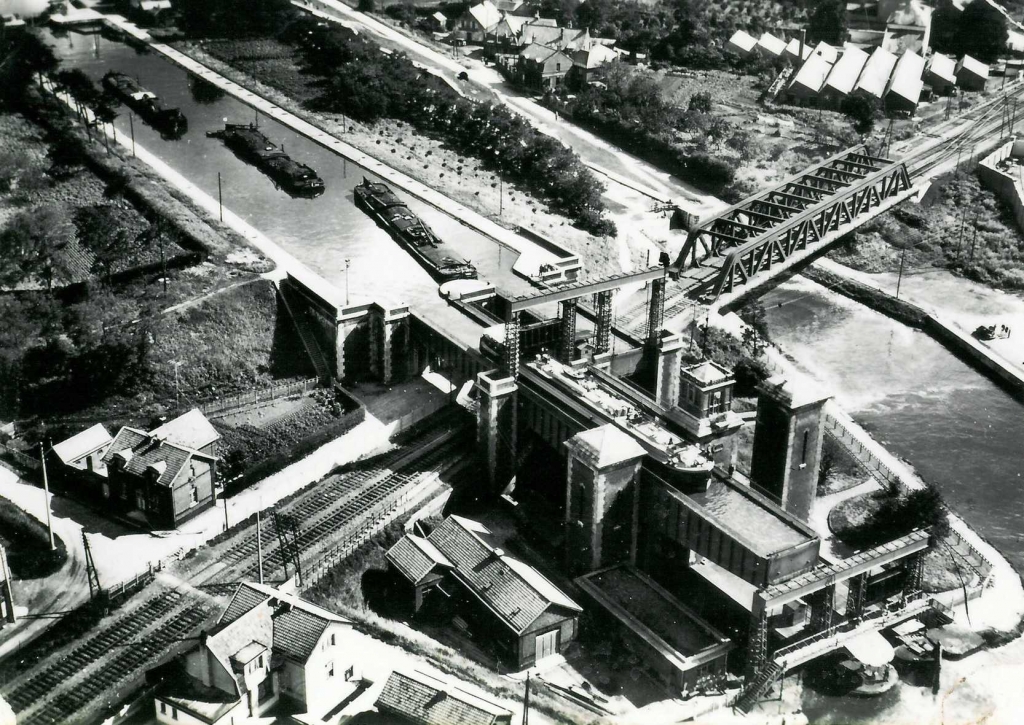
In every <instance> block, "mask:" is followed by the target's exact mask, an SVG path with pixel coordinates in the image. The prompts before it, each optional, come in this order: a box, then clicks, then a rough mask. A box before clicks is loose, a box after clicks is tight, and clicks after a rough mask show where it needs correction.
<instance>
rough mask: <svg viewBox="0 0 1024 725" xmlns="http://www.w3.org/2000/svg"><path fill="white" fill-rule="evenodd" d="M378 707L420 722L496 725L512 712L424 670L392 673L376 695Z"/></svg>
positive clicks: (509, 719)
mask: <svg viewBox="0 0 1024 725" xmlns="http://www.w3.org/2000/svg"><path fill="white" fill-rule="evenodd" d="M376 706H377V708H378V709H379V710H383V711H385V712H390V713H394V714H396V715H399V716H401V717H402V718H404V719H406V720H408V721H410V722H413V723H417V725H497V724H498V723H508V722H510V721H511V719H512V712H511V711H510V710H506V709H505V708H503V707H500V706H499V705H497V704H495V703H493V702H491V701H490V700H486V699H484V698H482V697H479V696H477V695H473V694H471V693H469V692H467V691H466V690H463V689H462V688H460V687H458V686H453V685H451V684H449V683H447V682H445V681H444V680H441V679H439V678H437V677H433V676H431V675H427V674H425V673H423V672H417V671H413V672H408V673H407V672H397V671H396V672H392V673H391V676H390V677H388V680H387V682H385V683H384V689H383V690H382V691H381V693H380V697H379V698H377V703H376Z"/></svg>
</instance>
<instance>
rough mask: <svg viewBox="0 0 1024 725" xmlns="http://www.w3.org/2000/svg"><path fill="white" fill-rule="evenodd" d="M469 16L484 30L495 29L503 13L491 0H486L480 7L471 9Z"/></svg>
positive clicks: (475, 6)
mask: <svg viewBox="0 0 1024 725" xmlns="http://www.w3.org/2000/svg"><path fill="white" fill-rule="evenodd" d="M469 14H470V15H471V16H472V17H473V20H475V21H476V23H477V25H479V26H480V27H481V28H482V29H483V30H489V29H490V28H493V27H494V26H495V25H497V24H498V22H499V21H500V20H501V11H500V10H498V8H497V7H496V6H495V5H494V3H492V2H491V0H484V1H483V2H482V3H480V4H479V5H474V6H473V7H471V8H470V9H469Z"/></svg>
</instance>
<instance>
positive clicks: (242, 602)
mask: <svg viewBox="0 0 1024 725" xmlns="http://www.w3.org/2000/svg"><path fill="white" fill-rule="evenodd" d="M267 599H269V597H268V595H266V594H264V593H263V592H260V591H257V590H256V589H253V588H252V587H250V586H248V585H246V584H243V585H241V586H240V587H238V589H236V590H235V595H234V596H233V597H231V601H230V602H228V608H227V609H225V610H224V614H222V615H220V624H229V623H230V622H234V621H235V620H236V619H238V618H239V617H241V616H242V615H243V614H247V613H248V612H251V611H252V610H253V609H255V608H256V607H258V606H259V605H261V604H263V603H264V602H265V601H267Z"/></svg>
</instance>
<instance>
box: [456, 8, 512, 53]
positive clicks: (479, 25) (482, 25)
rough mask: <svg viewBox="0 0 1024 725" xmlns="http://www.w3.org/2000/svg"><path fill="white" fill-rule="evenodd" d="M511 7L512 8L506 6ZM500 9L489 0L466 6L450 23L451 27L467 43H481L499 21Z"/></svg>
mask: <svg viewBox="0 0 1024 725" xmlns="http://www.w3.org/2000/svg"><path fill="white" fill-rule="evenodd" d="M505 4H507V3H505ZM506 9H509V10H511V9H513V8H506ZM501 17H502V10H501V9H499V7H498V5H496V4H495V3H493V2H491V0H484V1H483V2H482V3H478V4H476V5H473V6H472V7H470V8H468V9H467V10H466V12H464V13H463V14H462V15H460V16H459V17H457V18H455V19H454V20H453V21H452V23H451V29H452V30H454V31H458V32H459V34H460V35H462V37H463V38H464V39H465V40H466V42H468V43H481V44H482V43H483V42H484V41H485V40H486V38H487V33H489V32H490V31H491V29H492V28H494V26H496V25H497V24H498V23H499V22H501Z"/></svg>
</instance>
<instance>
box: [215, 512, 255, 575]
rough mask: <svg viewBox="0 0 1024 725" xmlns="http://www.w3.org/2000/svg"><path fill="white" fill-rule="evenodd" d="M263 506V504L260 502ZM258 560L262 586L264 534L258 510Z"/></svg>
mask: <svg viewBox="0 0 1024 725" xmlns="http://www.w3.org/2000/svg"><path fill="white" fill-rule="evenodd" d="M260 503H261V505H262V502H260ZM227 507H228V502H227V499H225V500H224V513H225V514H226V513H227V510H228V508H227ZM256 559H257V561H258V562H259V575H260V584H262V583H263V532H262V530H261V529H260V510H259V508H257V509H256Z"/></svg>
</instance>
